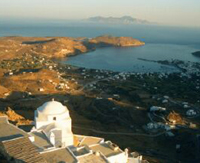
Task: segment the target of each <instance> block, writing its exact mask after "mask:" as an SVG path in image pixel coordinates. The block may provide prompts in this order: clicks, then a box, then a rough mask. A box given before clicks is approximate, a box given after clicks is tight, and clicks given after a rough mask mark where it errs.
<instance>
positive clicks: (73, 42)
mask: <svg viewBox="0 0 200 163" xmlns="http://www.w3.org/2000/svg"><path fill="white" fill-rule="evenodd" d="M99 45H106V46H139V45H144V43H143V42H140V41H139V40H136V39H133V38H131V37H113V36H101V37H97V38H93V39H87V38H70V37H1V38H0V60H5V59H12V58H15V57H22V56H23V55H25V54H31V55H37V56H44V57H47V58H63V57H68V56H71V55H77V54H81V53H85V52H88V51H91V50H95V48H97V47H99Z"/></svg>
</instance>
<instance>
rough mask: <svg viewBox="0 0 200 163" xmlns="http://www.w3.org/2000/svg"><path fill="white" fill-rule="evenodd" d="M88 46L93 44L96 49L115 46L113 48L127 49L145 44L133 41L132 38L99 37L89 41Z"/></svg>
mask: <svg viewBox="0 0 200 163" xmlns="http://www.w3.org/2000/svg"><path fill="white" fill-rule="evenodd" d="M89 43H90V44H94V45H96V46H97V47H104V46H115V47H129V46H133V47H134V46H142V45H144V44H145V43H144V42H142V41H139V40H137V39H134V38H132V37H113V36H108V35H104V36H99V37H96V38H93V39H91V40H89Z"/></svg>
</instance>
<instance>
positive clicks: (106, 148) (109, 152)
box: [90, 142, 123, 157]
mask: <svg viewBox="0 0 200 163" xmlns="http://www.w3.org/2000/svg"><path fill="white" fill-rule="evenodd" d="M90 149H92V150H93V151H95V152H98V151H100V152H101V153H103V155H105V156H106V157H110V156H114V155H117V154H120V153H122V152H123V151H122V150H121V149H120V148H118V149H116V150H114V149H113V148H112V147H111V146H110V145H109V144H108V143H107V142H105V143H101V144H97V145H94V146H90Z"/></svg>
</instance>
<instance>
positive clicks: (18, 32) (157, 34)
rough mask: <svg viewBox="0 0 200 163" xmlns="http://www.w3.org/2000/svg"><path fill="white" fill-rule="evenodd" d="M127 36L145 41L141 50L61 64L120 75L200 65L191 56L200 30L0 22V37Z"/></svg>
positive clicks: (102, 52) (115, 50) (111, 51)
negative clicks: (178, 63)
mask: <svg viewBox="0 0 200 163" xmlns="http://www.w3.org/2000/svg"><path fill="white" fill-rule="evenodd" d="M101 35H113V36H129V37H133V38H136V39H139V40H141V41H144V42H145V45H144V46H140V47H123V48H122V47H121V48H119V47H105V48H99V49H97V50H95V51H92V52H88V53H84V54H81V55H77V56H73V57H69V58H67V59H62V60H61V61H60V62H61V63H63V64H70V65H74V66H78V67H84V68H92V69H103V70H112V71H119V72H139V73H140V72H141V73H144V72H177V71H179V70H178V69H177V68H175V67H173V66H167V65H163V64H159V63H157V62H152V61H163V60H169V61H171V60H175V59H177V60H182V61H186V62H187V61H190V62H198V63H200V58H198V57H195V56H193V55H192V54H191V53H192V52H195V51H199V50H200V28H189V27H172V26H161V25H152V24H135V25H118V24H99V23H91V22H86V21H22V20H21V21H8V20H1V21H0V36H1V37H2V36H33V37H52V36H61V37H64V36H66V37H87V38H93V37H97V36H101Z"/></svg>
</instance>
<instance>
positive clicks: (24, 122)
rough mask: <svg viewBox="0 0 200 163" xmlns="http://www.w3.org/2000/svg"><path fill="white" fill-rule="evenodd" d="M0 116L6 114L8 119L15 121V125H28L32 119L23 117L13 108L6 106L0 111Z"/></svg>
mask: <svg viewBox="0 0 200 163" xmlns="http://www.w3.org/2000/svg"><path fill="white" fill-rule="evenodd" d="M0 116H7V117H8V120H9V121H12V122H13V123H16V125H30V124H31V123H32V121H30V120H28V119H25V118H24V117H22V116H21V115H19V114H17V113H16V112H15V111H14V110H12V109H11V108H10V107H8V108H7V109H6V110H5V111H3V112H0Z"/></svg>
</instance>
